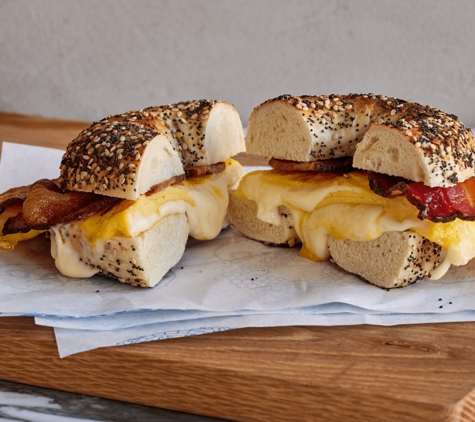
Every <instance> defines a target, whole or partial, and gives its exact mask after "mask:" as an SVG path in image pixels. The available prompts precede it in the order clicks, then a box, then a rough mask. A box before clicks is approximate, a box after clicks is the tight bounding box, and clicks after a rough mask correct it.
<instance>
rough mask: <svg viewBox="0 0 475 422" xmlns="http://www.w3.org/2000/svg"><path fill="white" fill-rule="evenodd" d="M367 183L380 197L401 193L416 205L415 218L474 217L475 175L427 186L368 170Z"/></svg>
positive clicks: (440, 220)
mask: <svg viewBox="0 0 475 422" xmlns="http://www.w3.org/2000/svg"><path fill="white" fill-rule="evenodd" d="M368 179H369V184H370V187H371V189H372V190H373V192H375V193H377V194H378V195H381V196H384V197H390V198H392V197H395V196H399V195H405V196H406V198H407V200H408V201H409V202H410V203H411V204H413V205H414V206H416V207H417V208H418V209H419V214H418V218H419V219H421V220H424V219H427V220H431V221H434V222H437V223H443V222H448V221H453V220H455V219H456V218H460V219H461V220H468V221H473V220H475V178H473V177H472V178H470V179H467V180H465V181H464V182H462V183H458V184H457V185H455V186H451V187H447V188H443V187H435V188H431V187H429V186H425V185H424V184H423V183H421V182H409V181H407V180H405V179H402V178H399V177H393V176H387V175H383V174H379V173H374V172H369V174H368Z"/></svg>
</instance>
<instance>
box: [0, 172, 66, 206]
mask: <svg viewBox="0 0 475 422" xmlns="http://www.w3.org/2000/svg"><path fill="white" fill-rule="evenodd" d="M38 186H44V187H46V188H47V189H48V190H51V191H53V192H58V191H59V187H58V185H57V183H56V180H49V179H41V180H38V181H37V182H35V183H33V184H31V185H28V186H20V187H18V188H11V189H9V190H7V191H6V192H4V193H2V194H1V195H0V214H1V213H2V212H3V211H5V210H6V209H7V208H8V207H12V206H16V205H22V204H23V202H24V201H25V199H26V198H27V197H28V194H29V193H30V192H31V190H32V189H35V188H36V187H38Z"/></svg>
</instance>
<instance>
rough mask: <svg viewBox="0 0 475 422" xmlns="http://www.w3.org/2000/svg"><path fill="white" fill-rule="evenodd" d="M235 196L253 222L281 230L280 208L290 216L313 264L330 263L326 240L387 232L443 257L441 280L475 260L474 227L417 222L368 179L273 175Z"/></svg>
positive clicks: (252, 177) (248, 181)
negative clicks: (414, 238)
mask: <svg viewBox="0 0 475 422" xmlns="http://www.w3.org/2000/svg"><path fill="white" fill-rule="evenodd" d="M237 194H238V195H239V196H240V197H241V198H245V199H249V200H252V201H254V202H255V203H256V204H257V206H258V212H257V218H259V219H260V220H262V221H265V222H267V223H270V224H273V225H277V226H278V225H280V224H281V217H280V215H279V212H278V207H279V206H281V205H283V206H285V207H286V208H287V209H288V210H289V211H290V212H291V213H292V216H293V219H294V223H295V230H296V231H297V234H298V235H299V237H300V239H301V240H302V244H303V246H302V249H301V251H300V255H301V256H303V257H305V258H308V259H311V260H313V261H325V260H328V259H329V258H330V255H329V251H328V240H327V238H328V234H330V235H332V236H333V237H335V238H337V239H350V240H362V241H370V240H374V239H376V238H378V237H379V236H381V235H382V234H384V233H385V232H387V231H405V230H413V231H415V232H417V233H419V234H421V235H422V236H424V237H425V238H427V239H429V240H430V241H432V242H435V243H437V244H438V245H440V246H442V248H443V249H444V250H445V251H446V257H445V259H444V262H443V263H442V264H441V265H440V266H439V267H438V268H437V269H436V270H434V271H433V272H432V279H434V280H436V279H438V278H440V277H442V276H443V275H444V274H445V272H446V271H447V270H448V269H449V267H450V265H451V264H454V265H465V264H466V263H467V262H468V261H469V260H470V259H472V258H473V257H475V222H473V221H463V220H459V219H455V220H454V221H451V222H448V223H434V222H431V221H429V220H423V221H421V220H419V219H418V218H417V215H418V210H417V208H416V207H415V206H413V205H412V204H410V203H409V201H407V199H406V198H405V197H404V196H398V197H395V198H384V197H382V196H379V195H377V194H375V193H374V192H372V191H371V189H370V187H369V182H368V179H367V177H366V174H365V173H364V172H361V171H354V172H351V173H349V174H345V175H337V174H328V173H310V172H302V173H284V172H279V171H277V170H270V171H256V172H252V173H249V174H247V175H246V176H244V178H243V179H242V181H241V184H240V185H239V188H238V191H237Z"/></svg>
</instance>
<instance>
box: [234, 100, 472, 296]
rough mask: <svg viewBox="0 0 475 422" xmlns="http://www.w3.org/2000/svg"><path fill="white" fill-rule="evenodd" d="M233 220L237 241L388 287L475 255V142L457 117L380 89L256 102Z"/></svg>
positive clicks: (439, 273) (444, 269)
mask: <svg viewBox="0 0 475 422" xmlns="http://www.w3.org/2000/svg"><path fill="white" fill-rule="evenodd" d="M246 148H247V152H248V153H253V154H259V155H262V156H264V157H266V158H268V159H270V161H269V164H270V166H271V167H272V169H271V170H262V171H256V172H251V173H249V174H247V175H245V176H244V177H243V178H242V180H241V182H240V185H239V187H238V189H237V190H236V191H235V192H233V194H232V195H231V197H230V206H229V210H228V216H229V220H230V222H231V223H232V224H233V225H234V227H235V229H236V230H238V231H239V232H241V233H242V234H244V235H246V236H248V237H250V238H252V239H255V240H258V241H261V242H264V243H268V244H272V245H288V246H293V245H300V244H301V245H302V246H301V249H300V255H301V256H303V257H305V258H308V259H310V260H312V261H317V262H318V261H327V260H332V261H333V262H335V263H336V264H337V265H338V266H340V267H341V268H343V269H344V270H347V271H349V272H351V273H354V274H357V275H359V276H360V277H361V278H363V279H364V280H366V281H368V282H369V283H371V284H374V285H376V286H379V287H383V288H395V287H403V286H406V285H408V284H411V283H414V282H417V281H419V280H421V279H423V278H424V277H425V276H428V277H431V278H432V279H433V280H436V279H439V278H441V277H442V276H443V275H444V274H445V273H446V272H447V270H448V269H449V267H450V266H451V265H465V264H467V262H468V261H469V260H470V259H472V258H473V257H474V256H475V221H473V220H475V179H474V177H473V176H474V175H475V168H474V165H475V162H474V159H475V140H474V137H473V135H472V133H471V131H470V130H469V129H467V128H466V127H465V126H464V125H463V124H462V123H461V122H460V121H459V120H458V118H457V117H456V116H454V115H451V114H447V113H445V112H443V111H441V110H439V109H436V108H433V107H430V106H422V105H420V104H418V103H415V102H412V101H405V100H402V99H399V98H389V97H385V96H382V95H374V94H368V95H363V94H350V95H328V96H326V95H323V96H300V97H297V96H291V95H283V96H280V97H278V98H274V99H271V100H268V101H266V102H264V103H263V104H261V105H260V106H258V107H256V108H255V109H254V111H253V112H252V114H251V117H250V120H249V125H248V129H247V133H246Z"/></svg>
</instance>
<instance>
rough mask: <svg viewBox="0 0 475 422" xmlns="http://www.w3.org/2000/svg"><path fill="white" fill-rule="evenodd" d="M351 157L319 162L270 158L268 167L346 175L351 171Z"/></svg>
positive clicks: (281, 169)
mask: <svg viewBox="0 0 475 422" xmlns="http://www.w3.org/2000/svg"><path fill="white" fill-rule="evenodd" d="M352 164H353V157H341V158H334V159H331V160H321V161H306V162H300V161H289V160H278V159H277V158H271V160H270V161H269V165H270V166H271V167H272V168H274V169H275V170H280V171H314V172H326V173H347V172H349V171H351V170H352V169H353V167H352Z"/></svg>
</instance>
